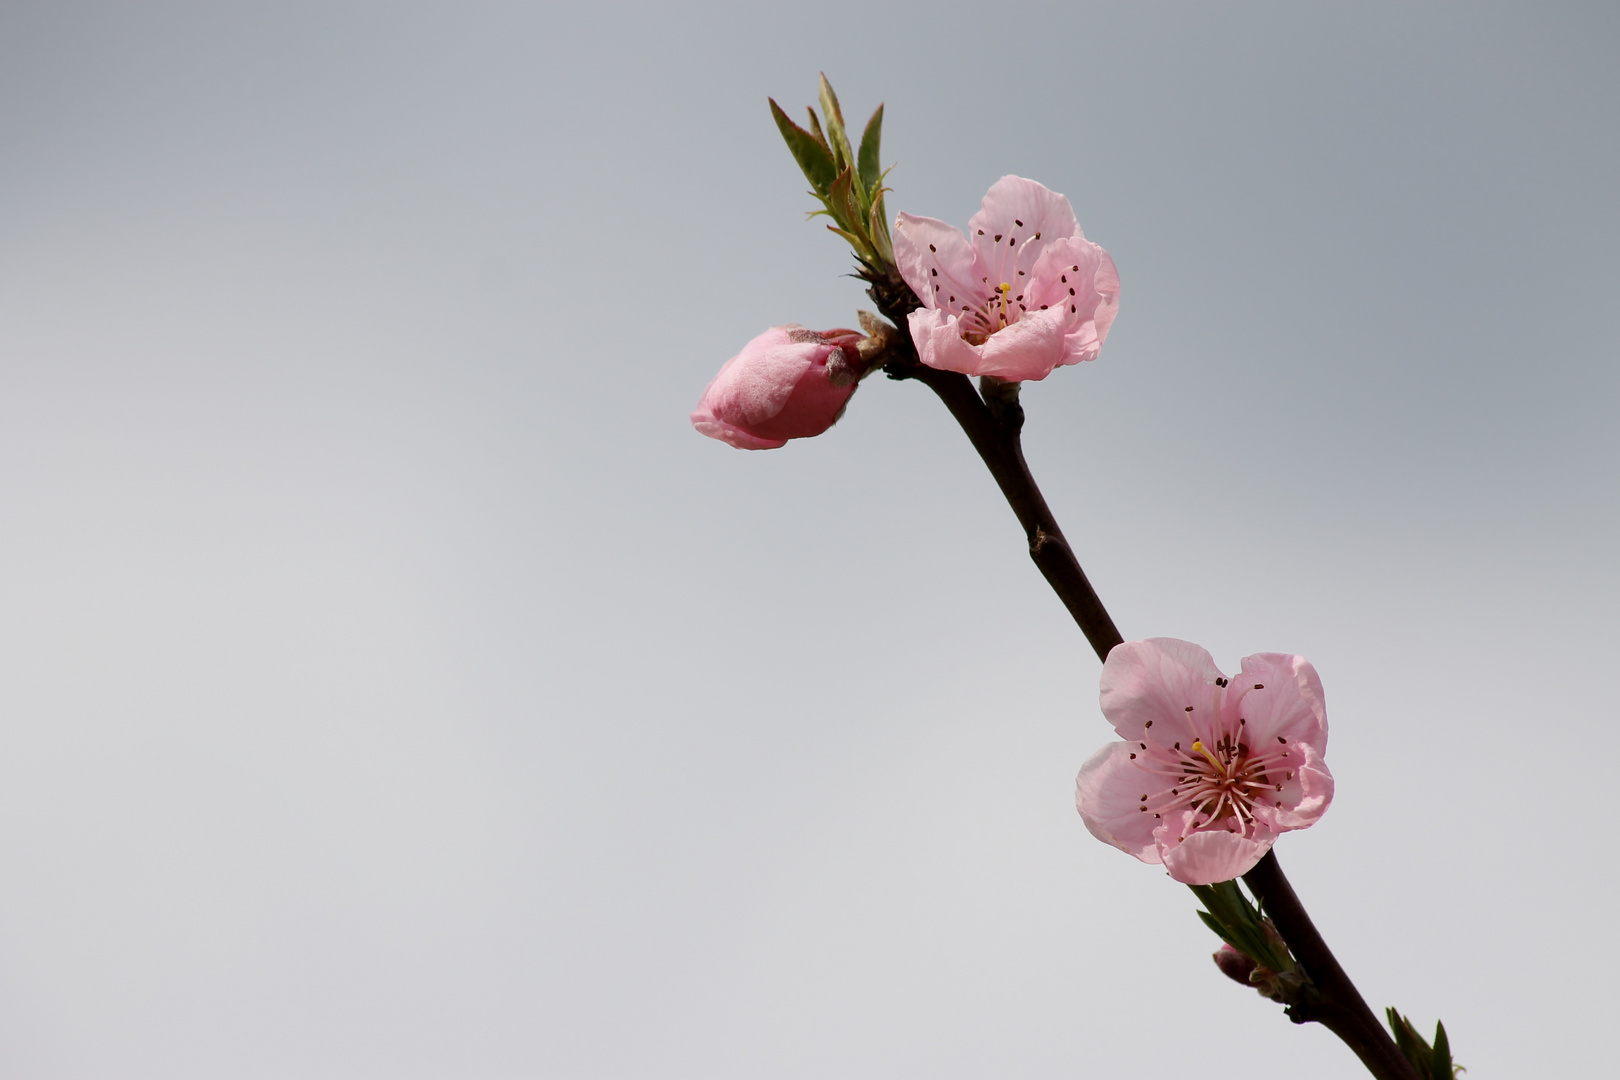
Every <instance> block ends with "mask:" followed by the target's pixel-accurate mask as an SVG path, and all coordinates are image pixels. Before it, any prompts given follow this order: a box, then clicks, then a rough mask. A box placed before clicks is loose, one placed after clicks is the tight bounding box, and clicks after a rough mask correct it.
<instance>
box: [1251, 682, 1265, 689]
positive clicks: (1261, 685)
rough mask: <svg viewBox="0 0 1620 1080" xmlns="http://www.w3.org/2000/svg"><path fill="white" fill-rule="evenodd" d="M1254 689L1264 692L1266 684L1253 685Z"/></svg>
mask: <svg viewBox="0 0 1620 1080" xmlns="http://www.w3.org/2000/svg"><path fill="white" fill-rule="evenodd" d="M1254 688H1255V689H1256V690H1264V689H1265V688H1266V684H1265V683H1255V684H1254Z"/></svg>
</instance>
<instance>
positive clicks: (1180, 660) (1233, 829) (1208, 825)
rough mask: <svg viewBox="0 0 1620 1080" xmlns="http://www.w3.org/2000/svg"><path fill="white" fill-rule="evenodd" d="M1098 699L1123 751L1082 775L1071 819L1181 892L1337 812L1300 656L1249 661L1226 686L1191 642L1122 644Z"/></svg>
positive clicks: (1311, 673) (1319, 716) (1249, 864)
mask: <svg viewBox="0 0 1620 1080" xmlns="http://www.w3.org/2000/svg"><path fill="white" fill-rule="evenodd" d="M1101 698H1102V711H1103V715H1104V716H1105V717H1107V718H1108V720H1109V722H1110V723H1112V724H1113V725H1114V730H1115V731H1116V732H1118V733H1119V735H1120V736H1121V738H1122V739H1123V740H1124V741H1121V742H1116V743H1110V744H1108V745H1107V746H1104V747H1103V748H1102V749H1101V750H1099V751H1097V753H1095V754H1093V755H1092V756H1091V758H1090V759H1089V760H1088V761H1087V762H1086V763H1085V765H1084V766H1082V767H1081V769H1080V775H1079V776H1078V777H1076V778H1075V805H1076V807H1077V808H1078V809H1079V811H1080V818H1081V820H1082V821H1084V822H1085V825H1086V828H1087V829H1089V830H1090V831H1091V834H1092V835H1093V836H1095V837H1097V838H1098V839H1099V840H1102V841H1104V842H1105V843H1109V844H1112V845H1113V846H1115V847H1117V848H1119V849H1121V850H1122V851H1125V852H1126V853H1128V854H1130V855H1134V856H1135V857H1136V858H1138V859H1141V860H1142V861H1143V862H1147V863H1162V864H1163V865H1164V868H1165V869H1166V870H1167V871H1169V873H1170V876H1171V877H1172V878H1174V879H1176V880H1177V881H1180V882H1183V883H1185V884H1188V885H1212V884H1214V883H1216V882H1223V881H1229V880H1231V879H1233V878H1235V877H1238V876H1239V875H1242V874H1246V873H1248V872H1249V871H1250V870H1252V869H1253V868H1254V865H1255V864H1256V863H1258V862H1259V861H1260V859H1261V858H1262V857H1263V856H1264V855H1265V853H1266V852H1267V851H1270V850H1271V845H1272V844H1273V843H1274V842H1275V841H1276V839H1277V837H1278V836H1279V835H1281V834H1282V833H1284V832H1288V831H1290V830H1293V829H1303V828H1306V827H1307V826H1310V825H1312V824H1314V823H1315V822H1316V820H1317V819H1318V818H1320V817H1321V816H1322V814H1323V813H1324V812H1326V810H1327V808H1328V804H1329V803H1330V802H1331V801H1332V799H1333V774H1332V773H1330V772H1329V771H1328V768H1327V765H1326V764H1325V763H1324V761H1323V760H1322V758H1323V755H1324V753H1326V751H1327V708H1326V705H1325V704H1324V702H1323V697H1322V681H1321V679H1319V678H1318V677H1317V675H1316V669H1315V668H1313V667H1312V666H1311V665H1310V663H1309V661H1307V660H1305V658H1304V657H1300V656H1290V655H1287V654H1283V653H1257V654H1256V655H1254V656H1250V657H1247V658H1245V659H1244V661H1243V666H1242V670H1241V671H1239V672H1238V674H1236V675H1234V676H1232V677H1231V678H1230V679H1228V678H1227V677H1226V676H1225V675H1223V674H1222V673H1221V671H1220V669H1218V668H1217V667H1216V666H1215V662H1214V660H1213V659H1212V658H1211V657H1210V655H1209V653H1207V652H1205V651H1204V650H1203V649H1201V648H1199V647H1198V646H1197V645H1193V644H1191V643H1190V642H1186V641H1177V640H1176V639H1174V638H1153V639H1150V640H1147V641H1127V642H1124V643H1123V644H1120V645H1116V646H1115V647H1114V649H1113V650H1112V651H1111V652H1110V653H1109V654H1108V659H1107V660H1106V661H1105V662H1104V663H1103V673H1102V695H1101Z"/></svg>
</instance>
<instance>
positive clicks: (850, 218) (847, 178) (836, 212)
mask: <svg viewBox="0 0 1620 1080" xmlns="http://www.w3.org/2000/svg"><path fill="white" fill-rule="evenodd" d="M854 182H855V170H854V169H850V168H845V169H844V171H843V172H841V173H839V174H838V179H836V180H834V181H833V182H832V187H830V188H828V189H827V205H828V207H829V208H830V209H831V210H832V216H833V219H834V220H835V221H837V222H838V224H840V225H842V226H843V227H844V228H846V229H849V230H850V231H852V232H854V231H857V230H860V229H862V228H864V226H865V222H863V221H862V218H863V216H864V215H862V213H861V208H860V207H859V206H857V205H856V203H855V192H854V191H853V190H852V187H853V185H854Z"/></svg>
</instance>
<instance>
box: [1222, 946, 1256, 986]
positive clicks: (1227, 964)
mask: <svg viewBox="0 0 1620 1080" xmlns="http://www.w3.org/2000/svg"><path fill="white" fill-rule="evenodd" d="M1215 966H1216V967H1218V968H1220V969H1221V974H1223V975H1225V976H1226V977H1227V978H1228V979H1231V980H1232V981H1233V982H1240V983H1242V984H1243V985H1244V986H1252V985H1254V984H1253V983H1251V982H1250V981H1249V976H1250V975H1252V974H1253V973H1254V970H1255V967H1256V964H1255V962H1254V961H1253V960H1251V959H1249V958H1248V957H1247V956H1245V955H1243V954H1242V953H1240V952H1238V951H1237V950H1236V949H1234V948H1232V946H1230V945H1222V946H1221V947H1220V948H1219V949H1217V950H1216V951H1215Z"/></svg>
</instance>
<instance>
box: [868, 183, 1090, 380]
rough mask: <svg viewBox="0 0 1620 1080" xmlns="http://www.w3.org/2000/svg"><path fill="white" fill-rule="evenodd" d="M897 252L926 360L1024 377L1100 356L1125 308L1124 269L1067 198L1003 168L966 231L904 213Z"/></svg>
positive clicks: (950, 367) (966, 371)
mask: <svg viewBox="0 0 1620 1080" xmlns="http://www.w3.org/2000/svg"><path fill="white" fill-rule="evenodd" d="M894 255H895V261H896V262H897V263H898V264H899V266H900V274H901V276H902V277H904V278H905V279H906V284H907V285H910V286H911V289H912V291H913V292H915V293H916V294H917V296H918V298H919V299H921V300H922V302H923V308H922V310H920V311H914V312H912V313H911V316H910V320H909V321H910V323H911V338H912V340H913V341H914V342H916V344H917V354H918V355H919V356H920V357H921V358H922V362H923V363H925V364H927V365H928V366H929V367H934V368H941V369H943V370H945V371H960V372H962V373H963V374H964V375H993V376H995V377H996V378H998V379H1006V380H1008V381H1009V382H1018V381H1021V380H1024V379H1044V378H1046V377H1047V376H1048V375H1050V374H1051V373H1052V369H1053V368H1055V367H1057V366H1059V365H1060V364H1077V363H1079V362H1080V361H1082V360H1095V359H1096V358H1097V354H1098V353H1099V352H1100V351H1101V350H1102V344H1103V339H1104V338H1106V337H1107V336H1108V328H1109V326H1111V325H1112V324H1113V322H1114V316H1115V315H1116V314H1118V312H1119V272H1118V271H1117V270H1115V269H1114V260H1113V259H1110V258H1109V257H1108V252H1106V251H1104V250H1103V249H1102V248H1100V247H1098V246H1097V245H1096V244H1093V243H1092V242H1091V241H1090V240H1087V239H1086V238H1085V236H1084V235H1083V234H1082V233H1081V232H1080V223H1079V222H1078V221H1076V220H1075V218H1074V210H1073V209H1072V208H1071V207H1070V206H1069V200H1068V199H1065V198H1064V197H1063V196H1062V195H1059V194H1058V193H1057V192H1055V191H1048V190H1047V189H1046V188H1045V187H1043V186H1041V185H1040V184H1037V183H1036V182H1035V181H1033V180H1025V179H1024V178H1023V177H1021V176H1003V177H1002V178H1001V179H1000V180H997V181H996V182H995V184H994V185H993V186H992V187H991V188H990V190H989V191H988V192H986V193H985V196H984V205H983V207H982V208H981V209H980V210H979V212H978V213H977V214H974V215H973V218H972V219H971V220H970V221H969V222H968V235H967V236H963V235H962V234H961V233H960V232H957V231H956V229H954V228H952V227H951V226H950V225H947V224H945V222H943V221H936V220H934V219H933V218H924V217H912V216H911V215H910V214H901V215H900V216H899V218H898V220H897V221H896V222H895V234H894Z"/></svg>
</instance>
